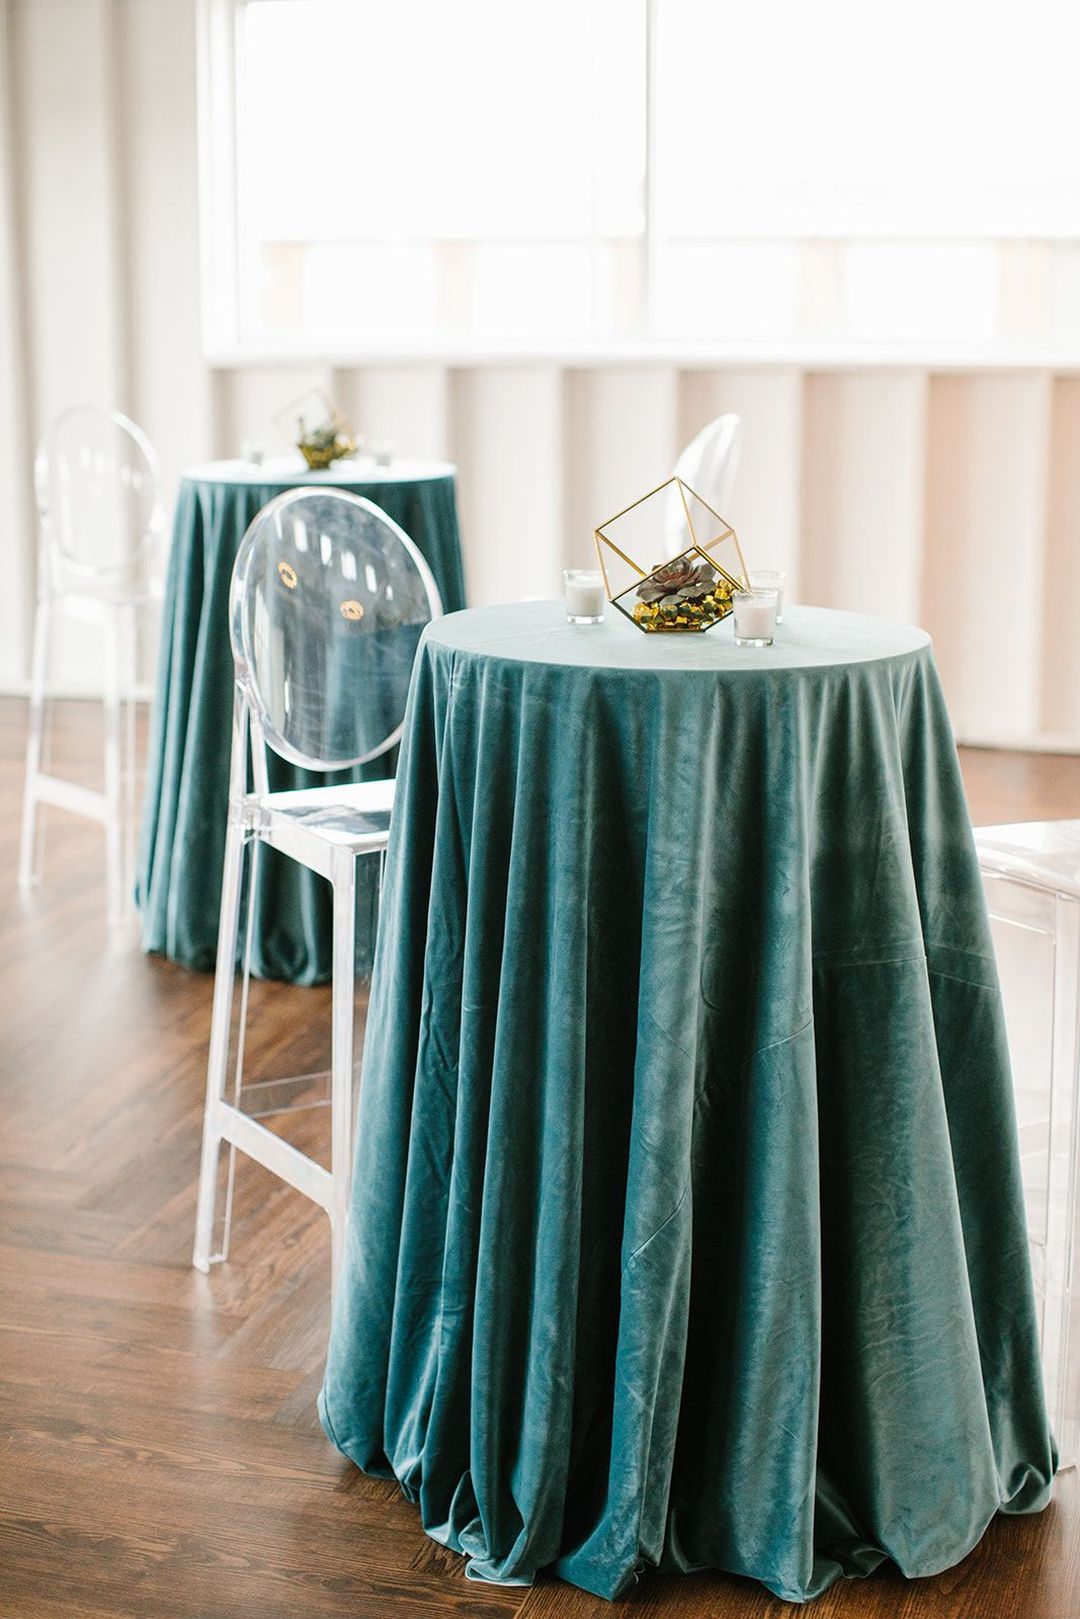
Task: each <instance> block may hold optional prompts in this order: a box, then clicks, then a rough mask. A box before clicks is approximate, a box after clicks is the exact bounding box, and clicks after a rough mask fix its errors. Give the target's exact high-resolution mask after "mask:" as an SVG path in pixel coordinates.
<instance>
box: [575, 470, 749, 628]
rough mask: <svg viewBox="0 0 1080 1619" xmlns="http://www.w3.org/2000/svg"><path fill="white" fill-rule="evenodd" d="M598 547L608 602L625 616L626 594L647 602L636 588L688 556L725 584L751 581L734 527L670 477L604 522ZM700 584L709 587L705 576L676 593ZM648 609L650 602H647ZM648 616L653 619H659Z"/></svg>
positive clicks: (677, 480)
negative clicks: (706, 565)
mask: <svg viewBox="0 0 1080 1619" xmlns="http://www.w3.org/2000/svg"><path fill="white" fill-rule="evenodd" d="M596 547H597V551H598V553H599V557H600V565H601V567H602V568H603V570H604V579H605V583H606V586H607V593H608V597H609V599H610V600H611V601H612V602H614V603H615V604H616V605H617V606H620V607H622V609H623V611H626V610H627V609H626V606H625V605H624V603H623V598H626V597H627V596H628V593H629V595H631V596H633V599H634V600H635V601H644V598H642V597H638V596H636V595H634V592H636V590H637V588H638V586H640V585H641V584H642V582H643V581H645V580H646V579H648V578H649V577H650V576H652V575H655V574H656V573H657V572H658V570H660V569H662V568H664V567H670V566H674V565H675V563H677V562H679V561H681V560H682V559H683V558H685V557H687V556H688V555H689V553H690V552H697V553H701V554H700V555H699V556H698V557H697V560H696V562H695V564H694V566H695V567H698V568H700V567H701V566H702V564H703V563H705V562H708V563H710V564H711V565H712V568H713V572H714V573H719V574H721V575H723V576H724V579H725V585H726V584H727V583H730V584H731V585H732V586H735V585H742V584H745V583H746V582H747V579H748V575H747V572H746V564H745V562H744V561H743V556H742V552H741V550H740V548H739V541H738V538H737V536H736V534H735V530H734V529H733V528H732V527H731V524H730V523H727V522H725V520H724V518H723V517H721V516H720V514H719V513H718V512H716V511H714V509H713V508H712V507H711V506H710V505H709V503H708V502H707V501H706V500H703V499H702V497H701V496H700V495H699V494H697V493H696V492H695V491H694V490H693V489H691V488H690V486H689V484H687V483H684V482H683V480H682V479H681V478H679V477H673V478H668V479H667V481H666V482H665V483H662V484H660V486H659V487H658V488H656V489H653V490H650V492H649V493H648V494H647V495H643V496H642V497H641V499H640V500H636V501H634V502H633V504H632V505H630V506H627V507H626V508H625V509H624V510H623V511H621V512H618V513H617V514H616V515H615V516H614V517H612V518H609V519H608V521H607V522H606V523H602V524H601V525H600V526H599V528H597V530H596ZM711 577H712V576H711V575H710V578H711ZM696 583H701V584H705V583H706V580H705V577H704V575H702V576H701V578H700V580H698V581H696V582H695V581H693V580H691V581H689V583H683V584H681V585H678V586H677V587H676V588H677V589H683V590H686V589H690V588H691V587H692V586H695V584H696ZM665 594H671V592H665ZM729 594H730V593H729V592H728V591H727V590H726V588H725V592H724V600H725V602H727V606H725V612H726V611H728V610H729V608H730V602H728V600H727V598H728V596H729ZM683 599H684V600H687V599H689V598H687V597H684V598H683ZM644 605H646V606H649V605H652V603H650V602H648V601H644ZM629 616H630V617H632V618H634V622H635V623H640V622H641V615H640V614H638V615H636V616H635V614H634V613H633V612H630V614H629ZM698 616H699V617H700V614H699V615H698ZM720 616H723V614H721V615H720ZM649 617H650V619H653V618H655V617H656V615H649ZM712 622H715V620H712ZM686 627H690V626H686V625H682V624H680V625H678V628H680V629H682V628H686ZM692 627H693V628H695V629H697V628H707V627H708V625H701V624H699V623H695V624H694V625H693V626H692Z"/></svg>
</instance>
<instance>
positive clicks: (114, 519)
mask: <svg viewBox="0 0 1080 1619" xmlns="http://www.w3.org/2000/svg"><path fill="white" fill-rule="evenodd" d="M34 486H35V492H36V496H37V507H38V522H39V534H40V543H39V547H38V590H37V610H36V614H35V619H34V647H33V658H32V666H31V678H30V723H29V728H28V732H27V743H26V784H25V788H24V797H23V822H22V839H21V843H20V850H19V883H20V886H22V887H23V888H29V887H31V886H32V885H33V884H34V883H36V882H37V881H38V880H39V878H40V875H41V869H42V862H43V855H44V833H45V817H44V815H43V814H42V813H41V811H42V808H43V807H44V806H46V805H52V806H54V807H57V808H60V809H66V810H70V811H72V812H73V813H74V814H76V815H86V816H89V817H90V818H91V819H92V820H96V821H100V822H101V823H102V825H103V826H104V829H105V876H106V891H107V896H108V912H109V919H110V920H111V921H117V920H119V919H121V918H122V917H123V916H124V915H125V913H127V912H129V910H130V897H131V893H132V890H133V887H134V853H135V849H134V839H135V820H136V813H135V810H136V806H135V681H136V669H137V662H138V631H139V622H140V617H141V614H142V611H143V610H144V609H145V608H147V607H149V606H150V605H151V604H152V603H153V602H154V601H155V600H156V599H158V598H160V595H161V590H160V577H159V567H158V564H159V560H160V556H159V553H160V539H161V535H162V532H163V529H164V517H165V514H164V505H163V502H162V498H161V477H160V474H159V471H158V461H157V456H156V455H155V453H154V449H153V446H152V445H151V443H150V440H149V439H148V438H147V436H146V434H145V433H144V432H143V431H142V429H141V428H140V427H137V426H136V425H135V423H134V422H132V421H129V419H128V418H127V417H126V416H122V415H121V414H120V413H119V411H115V410H103V409H101V408H100V407H98V406H96V405H76V406H73V407H72V408H71V409H70V410H67V411H65V412H64V413H63V414H62V415H61V416H59V417H57V419H56V420H55V421H54V422H53V423H52V425H51V426H50V427H49V428H48V429H47V430H46V432H45V434H44V436H43V438H42V440H41V443H40V445H39V447H38V452H37V456H36V459H35V462H34ZM57 619H59V620H61V621H65V620H82V621H84V622H89V623H91V624H94V625H97V626H99V627H100V629H101V630H102V633H103V638H104V660H103V665H102V667H103V700H104V710H105V726H104V732H105V758H104V783H103V790H102V791H101V792H94V791H91V790H90V789H88V788H86V787H83V786H79V785H77V784H76V783H74V782H70V781H67V780H65V779H64V778H63V777H61V776H58V775H55V774H53V773H52V772H51V770H50V761H49V759H48V753H49V736H48V725H47V720H48V714H47V710H46V701H47V686H48V669H49V649H50V643H51V641H52V639H53V635H54V633H55V630H56V627H57V626H56V620H57Z"/></svg>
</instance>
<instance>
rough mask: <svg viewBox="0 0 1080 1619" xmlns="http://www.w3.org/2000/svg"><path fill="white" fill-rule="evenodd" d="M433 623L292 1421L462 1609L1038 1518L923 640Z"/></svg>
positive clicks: (818, 1562)
mask: <svg viewBox="0 0 1080 1619" xmlns="http://www.w3.org/2000/svg"><path fill="white" fill-rule="evenodd" d="M666 641H667V644H666V645H663V646H658V645H657V642H656V638H650V637H646V636H643V635H641V634H640V632H638V631H637V630H636V629H634V628H633V627H632V626H630V625H627V624H625V623H622V622H618V623H607V624H605V625H604V626H601V627H600V629H599V630H598V631H596V632H592V631H585V632H583V631H581V630H577V631H574V630H572V629H568V628H567V627H566V626H565V625H563V624H562V623H561V614H560V611H559V609H558V608H557V607H555V606H554V605H553V604H525V605H523V606H520V607H517V608H505V609H497V610H490V611H486V612H479V613H465V614H457V615H454V616H453V617H451V618H449V619H447V620H444V621H443V622H442V623H441V624H438V625H436V626H433V627H432V628H431V629H430V630H429V631H428V632H427V633H426V635H425V638H424V641H423V643H422V646H421V651H420V655H419V658H418V663H417V668H416V671H415V675H414V681H413V688H412V693H411V697H410V708H409V715H408V719H407V724H406V735H405V741H404V744H403V753H402V761H401V767H400V770H399V775H398V800H397V807H396V810H395V818H394V826H393V832H392V842H391V850H390V856H389V864H388V871H387V888H386V892H385V897H384V902H383V907H384V908H383V918H382V924H381V932H380V938H379V946H378V954H377V960H376V969H375V978H374V983H373V989H372V999H371V1005H370V1011H369V1021H368V1033H367V1041H366V1049H365V1059H364V1074H363V1080H362V1086H361V1098H360V1111H359V1125H358V1151H357V1160H356V1176H355V1185H354V1193H353V1212H352V1219H351V1222H350V1230H349V1236H348V1242H347V1250H346V1258H345V1262H344V1273H343V1276H342V1278H341V1285H340V1288H339V1299H338V1306H337V1310H336V1315H335V1320H334V1326H333V1331H332V1335H331V1343H330V1351H329V1357H328V1364H327V1371H326V1379H325V1383H324V1387H323V1391H322V1394H321V1397H320V1412H321V1415H322V1419H323V1422H324V1425H325V1427H326V1429H327V1432H328V1434H329V1435H330V1437H331V1438H332V1439H333V1440H334V1442H335V1443H336V1444H337V1445H338V1446H339V1447H340V1448H341V1449H342V1450H343V1451H344V1452H345V1453H346V1454H347V1455H349V1456H350V1457H351V1458H352V1459H353V1460H354V1461H355V1462H356V1463H357V1464H358V1465H359V1466H361V1467H362V1468H365V1469H366V1470H368V1471H371V1472H374V1473H378V1474H380V1475H385V1476H393V1477H396V1478H397V1479H398V1480H399V1481H400V1483H401V1485H402V1488H403V1489H404V1490H405V1491H406V1492H407V1494H408V1495H409V1496H410V1497H412V1498H413V1499H415V1500H416V1501H417V1502H418V1503H419V1508H420V1515H421V1520H422V1523H423V1526H424V1528H425V1529H426V1530H427V1531H428V1533H429V1534H431V1535H433V1536H434V1537H435V1538H436V1539H438V1540H440V1541H442V1542H443V1543H444V1544H446V1545H448V1546H451V1547H453V1548H455V1549H456V1550H458V1551H460V1552H462V1553H463V1554H465V1556H466V1557H467V1558H468V1559H469V1564H468V1572H469V1573H470V1574H471V1575H472V1576H473V1577H474V1578H479V1579H488V1580H495V1581H504V1582H512V1583H519V1582H528V1581H531V1580H532V1578H533V1577H534V1576H535V1574H536V1573H537V1572H538V1571H539V1570H540V1569H543V1568H552V1569H554V1570H555V1571H556V1572H557V1573H558V1574H560V1575H562V1576H563V1577H565V1578H566V1579H569V1580H572V1581H574V1582H575V1583H577V1584H579V1585H581V1586H584V1587H585V1588H587V1589H589V1590H591V1591H595V1592H597V1593H599V1594H601V1595H603V1596H607V1597H613V1596H616V1595H618V1594H620V1593H621V1592H623V1591H625V1590H626V1589H627V1587H628V1586H629V1585H630V1584H631V1583H632V1582H633V1580H634V1579H635V1577H636V1576H637V1574H638V1573H639V1572H640V1570H641V1569H642V1568H643V1567H644V1566H645V1565H650V1564H656V1565H658V1566H660V1567H661V1568H664V1569H668V1570H683V1571H685V1570H691V1569H701V1568H710V1567H713V1568H721V1569H725V1570H728V1571H731V1572H734V1573H738V1574H743V1575H748V1576H752V1577H754V1578H756V1579H758V1580H760V1581H762V1582H763V1583H764V1584H765V1585H767V1586H768V1587H769V1588H770V1590H772V1591H774V1592H775V1593H776V1594H778V1595H780V1596H782V1597H785V1598H788V1599H789V1600H793V1601H803V1600H806V1599H808V1598H810V1597H813V1596H815V1595H816V1594H818V1593H819V1592H820V1591H822V1590H824V1589H825V1588H826V1587H827V1586H828V1585H829V1584H831V1583H832V1582H833V1581H834V1580H835V1579H837V1578H838V1577H839V1576H840V1575H843V1574H849V1575H850V1574H858V1573H866V1572H868V1571H870V1570H871V1569H872V1568H873V1567H875V1566H876V1565H877V1564H878V1563H879V1562H880V1561H881V1560H882V1559H884V1558H891V1559H893V1560H894V1561H895V1562H896V1563H897V1564H898V1565H899V1567H900V1568H901V1569H902V1570H903V1571H904V1572H905V1573H907V1574H910V1575H917V1574H929V1573H933V1572H937V1571H939V1570H940V1569H942V1568H944V1567H947V1566H949V1565H951V1564H952V1563H955V1562H957V1561H958V1560H959V1559H960V1558H962V1557H963V1556H964V1555H965V1554H966V1553H967V1552H968V1551H969V1550H970V1548H971V1547H972V1546H973V1545H974V1544H975V1543H976V1541H977V1540H978V1538H979V1537H980V1535H981V1534H982V1532H983V1531H984V1529H985V1527H986V1525H987V1523H988V1522H989V1520H990V1519H991V1517H992V1516H993V1515H994V1514H995V1513H996V1512H997V1511H999V1510H1001V1511H1008V1512H1022V1511H1033V1510H1038V1509H1039V1508H1041V1507H1042V1506H1044V1505H1045V1503H1046V1501H1047V1499H1048V1497H1049V1490H1050V1481H1051V1478H1052V1474H1053V1470H1054V1465H1055V1461H1054V1454H1053V1447H1052V1442H1051V1438H1050V1435H1049V1432H1048V1429H1047V1423H1046V1416H1045V1410H1044V1405H1043V1397H1042V1391H1041V1382H1040V1377H1039V1370H1038V1357H1037V1343H1036V1334H1035V1324H1034V1306H1033V1300H1032V1293H1031V1281H1030V1273H1029V1268H1028V1258H1027V1246H1026V1236H1025V1224H1024V1213H1023V1207H1022V1199H1021V1188H1020V1180H1019V1168H1018V1158H1017V1148H1016V1135H1015V1124H1014V1120H1013V1113H1012V1101H1011V1090H1010V1080H1009V1070H1008V1058H1007V1052H1006V1046H1005V1038H1004V1032H1003V1026H1002V1019H1001V1009H1000V1002H999V996H998V990H997V983H996V977H995V971H994V965H993V958H992V951H991V945H990V941H989V934H988V928H987V923H986V917H985V911H984V906H983V900H982V893H981V887H980V882H979V876H978V871H977V867H976V863H975V856H974V851H973V847H972V842H971V835H970V828H969V826H968V821H967V815H966V809H965V805H964V800H963V793H962V787H961V783H960V778H959V771H958V765H957V761H956V755H955V750H954V748H953V744H952V737H951V732H950V728H949V723H948V718H947V715H946V713H945V710H944V706H943V701H942V698H941V693H940V689H939V686H938V682H937V677H936V673H935V670H934V665H933V661H932V656H931V653H930V649H929V644H928V642H927V640H926V637H925V636H923V635H922V634H921V632H918V631H911V630H905V629H899V628H897V627H895V626H887V625H883V624H877V623H875V622H873V621H870V620H862V619H857V618H855V617H853V616H851V615H847V614H838V613H824V612H818V611H814V610H809V609H803V610H801V611H800V610H798V609H795V610H792V612H791V613H790V623H789V624H788V625H787V626H785V632H784V639H783V641H782V642H781V641H780V640H778V642H777V645H776V647H775V648H773V649H769V650H768V651H765V652H746V651H743V650H741V649H736V648H735V647H734V646H733V645H732V643H731V640H730V634H729V632H728V631H727V630H726V629H724V628H721V629H720V630H718V631H714V632H712V633H711V634H710V635H707V636H702V637H695V638H686V640H683V639H681V638H680V639H679V640H678V641H677V642H675V644H672V641H673V638H666Z"/></svg>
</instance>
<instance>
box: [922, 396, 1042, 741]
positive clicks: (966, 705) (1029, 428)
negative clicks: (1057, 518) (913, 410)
mask: <svg viewBox="0 0 1080 1619" xmlns="http://www.w3.org/2000/svg"><path fill="white" fill-rule="evenodd" d="M927 426H928V435H927V436H928V453H927V481H926V552H925V559H924V570H923V622H924V623H925V625H926V627H927V629H928V630H929V631H930V633H931V634H932V635H933V637H934V646H935V651H936V655H937V660H938V666H939V668H940V670H941V676H942V680H943V682H944V684H945V691H946V695H947V696H948V698H949V701H950V705H951V709H952V714H953V722H954V725H955V727H956V729H957V731H958V732H959V733H960V734H961V735H962V736H967V737H973V738H978V739H982V740H989V741H998V740H1001V741H1007V740H1009V739H1012V740H1017V739H1019V738H1022V737H1025V736H1031V735H1034V734H1036V733H1037V732H1038V730H1039V711H1040V698H1041V691H1040V685H1041V667H1042V660H1041V643H1042V616H1043V614H1042V603H1043V570H1044V551H1045V540H1046V511H1047V467H1048V457H1049V442H1050V441H1049V431H1050V383H1049V380H1048V379H1047V378H1046V377H1044V376H1039V375H1035V376H994V375H988V376H978V377H937V378H935V379H934V381H933V382H932V383H931V387H930V398H929V406H928V416H927Z"/></svg>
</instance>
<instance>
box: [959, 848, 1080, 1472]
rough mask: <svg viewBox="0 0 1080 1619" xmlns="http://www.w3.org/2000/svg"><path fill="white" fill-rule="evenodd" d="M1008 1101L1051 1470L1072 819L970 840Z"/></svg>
mask: <svg viewBox="0 0 1080 1619" xmlns="http://www.w3.org/2000/svg"><path fill="white" fill-rule="evenodd" d="M975 846H976V849H977V850H978V856H979V867H980V870H981V871H982V877H983V886H984V889H985V892H986V900H987V908H988V910H989V913H990V924H991V929H992V932H993V937H994V946H995V951H996V954H997V960H998V970H999V974H1000V977H1001V987H1002V994H1003V999H1004V1005H1005V1021H1006V1028H1007V1031H1008V1036H1009V1051H1010V1056H1011V1059H1012V1068H1013V1080H1014V1086H1015V1095H1016V1110H1017V1124H1018V1132H1019V1140H1020V1163H1021V1173H1022V1176H1023V1182H1024V1197H1025V1203H1026V1207H1027V1215H1028V1234H1029V1238H1030V1245H1031V1258H1032V1272H1033V1276H1034V1281H1035V1290H1036V1299H1037V1304H1038V1312H1039V1334H1040V1349H1041V1355H1042V1366H1043V1376H1044V1380H1045V1383H1046V1392H1047V1401H1048V1405H1049V1408H1050V1414H1051V1421H1052V1424H1053V1427H1054V1431H1055V1434H1056V1436H1057V1441H1058V1446H1059V1450H1060V1454H1061V1462H1062V1465H1063V1466H1068V1465H1073V1464H1075V1462H1076V1460H1077V1452H1078V1441H1080V1320H1077V1319H1074V1313H1075V1309H1074V1304H1073V1300H1074V1298H1075V1300H1076V1306H1075V1308H1080V1270H1078V1268H1077V1260H1078V1259H1080V1242H1078V1241H1077V1238H1078V1236H1080V1229H1078V1226H1080V1197H1078V1190H1080V820H1071V821H1031V822H1021V823H1017V824H1013V825H1005V826H986V827H980V828H978V829H977V830H976V832H975Z"/></svg>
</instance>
